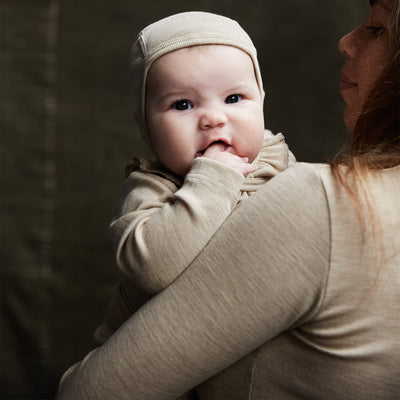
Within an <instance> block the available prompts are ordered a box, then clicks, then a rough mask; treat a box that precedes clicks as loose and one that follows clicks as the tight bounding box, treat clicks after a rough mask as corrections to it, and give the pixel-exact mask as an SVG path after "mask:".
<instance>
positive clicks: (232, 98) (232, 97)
mask: <svg viewBox="0 0 400 400" xmlns="http://www.w3.org/2000/svg"><path fill="white" fill-rule="evenodd" d="M242 99H243V96H242V95H241V94H230V95H229V96H228V97H227V98H226V99H225V103H227V104H232V103H238V102H239V101H240V100H242Z"/></svg>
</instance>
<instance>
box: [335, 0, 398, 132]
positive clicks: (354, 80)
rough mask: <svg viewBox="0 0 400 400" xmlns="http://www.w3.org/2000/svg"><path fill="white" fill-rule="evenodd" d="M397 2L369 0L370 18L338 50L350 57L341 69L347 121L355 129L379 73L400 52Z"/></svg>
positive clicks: (345, 39)
mask: <svg viewBox="0 0 400 400" xmlns="http://www.w3.org/2000/svg"><path fill="white" fill-rule="evenodd" d="M398 2H399V1H398V0H370V4H371V9H370V13H369V15H368V18H367V20H366V21H365V22H364V23H363V24H362V25H361V26H359V27H358V28H356V29H355V30H353V31H352V32H350V33H349V34H347V35H346V36H344V37H343V38H342V39H341V40H340V42H339V50H340V51H341V52H342V53H343V54H344V55H345V56H346V57H347V58H346V62H345V64H344V66H343V69H342V72H341V78H342V83H341V93H342V96H343V99H344V101H345V103H346V109H345V112H344V121H345V123H346V125H347V127H348V128H349V129H350V130H352V131H353V130H354V128H355V126H356V122H357V120H358V118H359V117H360V115H361V114H362V111H363V108H364V105H365V104H366V101H367V99H368V97H369V96H370V95H371V93H372V91H373V89H374V88H375V86H376V84H377V82H378V79H379V77H380V76H381V75H382V73H383V71H384V70H385V69H386V68H387V67H388V65H389V64H390V63H391V62H392V61H393V58H394V55H395V54H396V52H398V40H399V39H398V36H397V37H396V35H395V34H394V32H393V31H394V30H395V28H394V27H395V26H397V24H396V23H395V22H396V21H395V19H396V18H393V15H394V14H393V7H394V3H398Z"/></svg>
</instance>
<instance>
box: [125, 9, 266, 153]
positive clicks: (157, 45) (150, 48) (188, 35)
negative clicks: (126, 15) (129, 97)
mask: <svg viewBox="0 0 400 400" xmlns="http://www.w3.org/2000/svg"><path fill="white" fill-rule="evenodd" d="M206 44H222V45H228V46H234V47H237V48H239V49H241V50H243V51H244V52H246V53H247V54H248V55H249V56H250V57H251V59H252V61H253V64H254V71H255V74H256V78H257V83H258V86H259V88H260V92H261V94H262V96H263V95H264V92H263V86H262V79H261V73H260V68H259V65H258V61H257V51H256V48H255V47H254V45H253V42H252V40H251V39H250V37H249V35H248V34H247V33H246V32H245V31H244V30H243V29H242V28H241V26H240V25H239V24H238V23H237V22H236V21H234V20H232V19H230V18H227V17H223V16H221V15H217V14H212V13H207V12H201V11H190V12H183V13H179V14H174V15H171V16H169V17H167V18H164V19H161V20H159V21H157V22H154V23H153V24H151V25H148V26H147V27H146V28H144V29H143V30H142V31H141V32H140V33H139V35H138V38H137V40H136V41H135V43H134V44H133V47H132V50H131V75H132V79H133V90H134V92H133V95H134V98H133V108H134V116H135V120H136V123H137V124H138V127H139V130H140V133H141V135H142V137H143V139H144V140H145V141H146V143H147V144H148V145H150V148H151V143H150V138H149V135H148V133H147V129H146V121H145V110H144V107H145V96H146V92H145V90H146V77H147V73H148V71H149V69H150V67H151V65H152V63H153V62H154V61H156V60H157V59H158V58H160V57H161V56H163V55H164V54H167V53H170V52H171V51H174V50H177V49H181V48H184V47H191V46H198V45H206Z"/></svg>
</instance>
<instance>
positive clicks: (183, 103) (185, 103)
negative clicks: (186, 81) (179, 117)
mask: <svg viewBox="0 0 400 400" xmlns="http://www.w3.org/2000/svg"><path fill="white" fill-rule="evenodd" d="M172 108H173V109H175V110H178V111H184V110H190V109H191V108H193V105H192V103H190V101H189V100H186V99H184V100H178V101H175V103H173V104H172Z"/></svg>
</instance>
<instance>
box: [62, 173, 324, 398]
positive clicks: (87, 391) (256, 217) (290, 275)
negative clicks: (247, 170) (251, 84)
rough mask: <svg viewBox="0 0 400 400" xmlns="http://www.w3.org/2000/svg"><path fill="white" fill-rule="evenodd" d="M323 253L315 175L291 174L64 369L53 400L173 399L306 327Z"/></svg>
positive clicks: (244, 207)
mask: <svg viewBox="0 0 400 400" xmlns="http://www.w3.org/2000/svg"><path fill="white" fill-rule="evenodd" d="M181 246H182V247H183V246H184V244H181ZM329 249H330V229H329V212H328V206H327V200H326V196H325V191H324V189H323V186H322V183H321V180H320V176H319V175H318V173H317V172H316V171H315V170H314V169H313V168H312V167H310V166H308V165H297V166H294V167H291V168H289V169H288V170H286V171H285V172H283V173H282V174H280V175H278V176H277V177H276V178H274V179H272V180H271V181H269V182H268V183H266V184H265V185H263V187H262V188H261V189H260V190H259V191H258V192H257V193H256V194H255V195H254V196H252V197H251V198H250V199H249V200H248V201H246V202H243V203H241V205H240V206H239V207H238V208H237V209H236V210H235V211H234V212H233V213H232V215H231V216H230V217H229V218H228V219H227V220H226V221H225V223H224V224H223V225H222V226H221V228H220V229H219V230H218V232H217V233H216V234H215V236H214V237H213V238H212V239H211V241H210V242H209V244H208V245H207V246H206V247H205V248H204V249H203V251H202V252H201V253H200V254H199V255H198V257H196V259H195V260H194V261H193V263H192V264H191V265H190V266H189V267H188V268H187V269H186V270H185V271H184V272H183V273H182V274H181V276H180V277H179V278H178V279H177V280H176V281H175V282H173V283H172V284H171V285H170V286H169V287H167V288H166V289H165V290H163V291H162V292H161V293H159V294H158V295H157V296H155V297H153V298H152V299H151V300H150V301H148V302H147V303H146V304H145V305H144V306H143V307H142V308H141V309H140V310H139V311H138V312H136V313H135V314H134V315H133V316H132V317H131V318H130V319H129V320H128V321H127V322H126V323H125V324H124V325H123V326H122V328H121V329H119V330H118V331H117V332H116V333H115V334H114V335H113V336H112V337H111V338H110V340H108V341H107V342H106V343H105V344H104V345H103V346H101V347H99V348H97V349H96V350H94V351H93V352H92V353H90V354H89V355H88V356H87V357H86V358H85V359H84V360H83V361H82V362H80V363H78V364H76V365H75V366H74V367H72V368H71V369H70V370H69V371H67V373H66V374H65V375H64V378H63V380H62V382H61V384H60V390H59V394H58V399H59V400H61V399H62V400H72V399H79V400H85V399H88V400H89V399H90V400H97V399H99V400H100V399H108V398H110V399H111V398H112V399H115V400H122V399H124V400H125V399H126V400H128V399H135V400H152V399H154V400H156V399H157V400H163V399H164V400H167V399H176V398H177V397H178V396H179V395H180V394H181V393H184V392H185V391H187V390H188V389H190V388H191V387H194V386H196V385H197V384H199V383H200V382H202V381H204V380H206V379H208V378H209V377H211V376H213V375H215V374H216V373H217V372H219V371H221V370H222V369H224V368H226V367H228V366H229V365H231V364H233V363H234V362H235V361H237V360H238V359H240V358H243V357H244V356H246V355H247V354H249V353H250V352H251V351H252V350H254V349H256V348H258V347H259V346H261V345H262V344H264V343H266V342H268V341H269V340H271V339H272V338H274V337H276V336H277V335H279V334H280V333H282V332H284V331H286V330H288V329H291V328H293V327H298V326H301V325H302V324H303V323H304V322H306V321H309V320H311V319H312V318H313V316H314V315H315V314H316V313H317V311H318V310H319V308H320V306H321V303H322V300H323V297H324V293H325V284H326V280H327V275H328V266H329Z"/></svg>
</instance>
